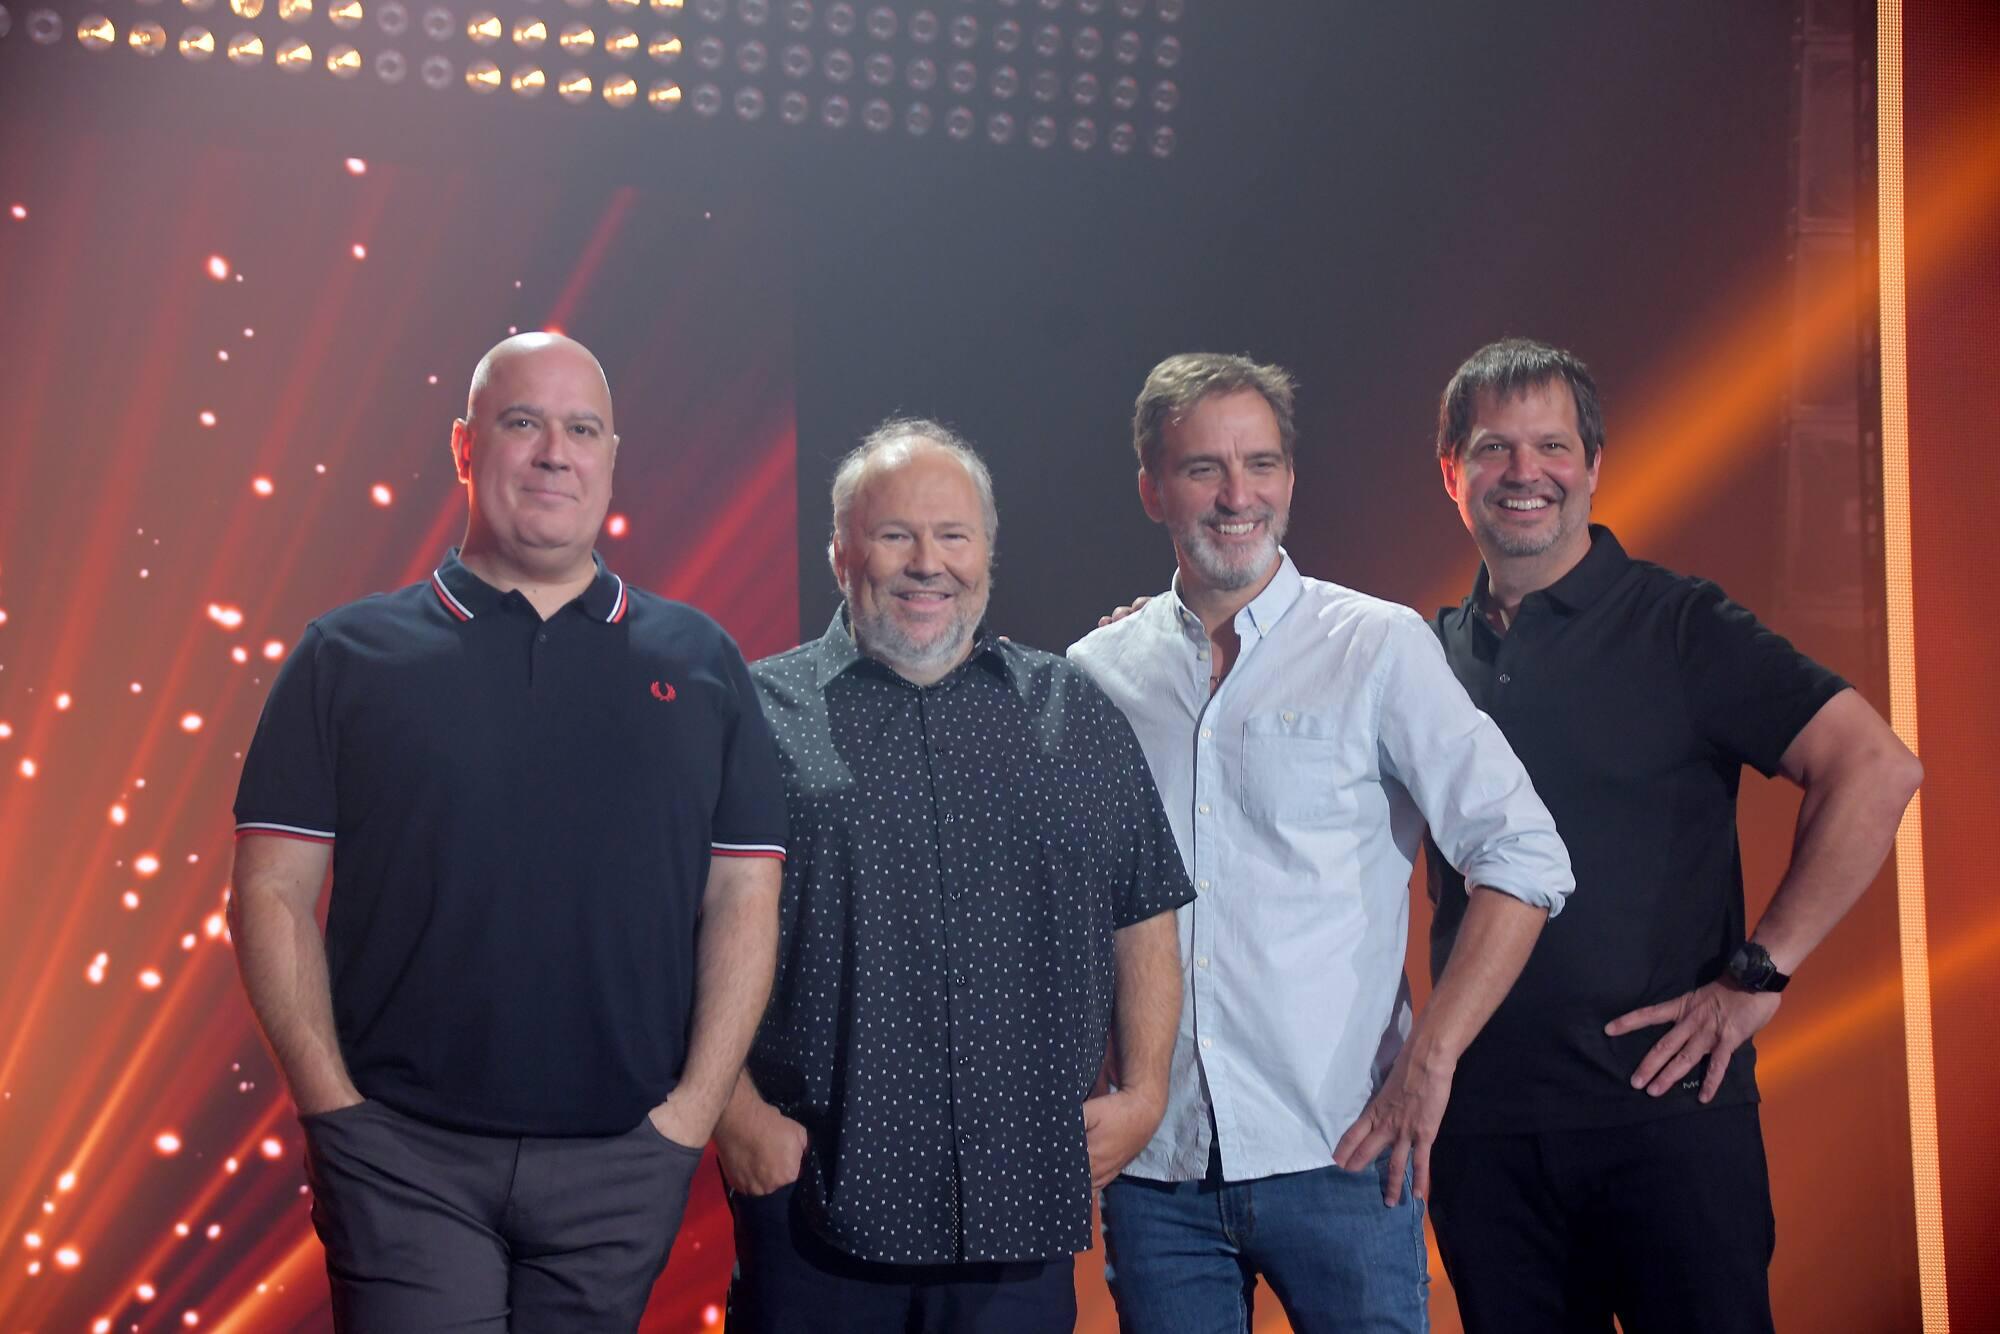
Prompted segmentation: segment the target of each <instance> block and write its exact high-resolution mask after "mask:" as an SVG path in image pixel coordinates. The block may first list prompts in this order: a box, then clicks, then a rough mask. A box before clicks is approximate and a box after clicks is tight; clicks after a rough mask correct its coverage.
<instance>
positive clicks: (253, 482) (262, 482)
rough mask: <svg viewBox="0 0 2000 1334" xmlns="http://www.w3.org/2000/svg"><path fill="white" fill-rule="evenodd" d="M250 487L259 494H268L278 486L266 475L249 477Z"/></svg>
mask: <svg viewBox="0 0 2000 1334" xmlns="http://www.w3.org/2000/svg"><path fill="white" fill-rule="evenodd" d="M250 489H251V490H252V491H255V492H256V493H257V494H258V495H260V496H268V495H270V494H271V493H272V492H273V491H276V490H277V489H278V488H277V486H276V485H275V484H274V483H273V482H272V481H271V479H270V478H268V477H253V478H251V479H250Z"/></svg>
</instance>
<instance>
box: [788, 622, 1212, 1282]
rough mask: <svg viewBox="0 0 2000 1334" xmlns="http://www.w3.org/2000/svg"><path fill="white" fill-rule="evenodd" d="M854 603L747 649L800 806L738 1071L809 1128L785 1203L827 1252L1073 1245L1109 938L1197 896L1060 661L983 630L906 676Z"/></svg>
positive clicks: (1049, 1251) (989, 1257) (917, 1255)
mask: <svg viewBox="0 0 2000 1334" xmlns="http://www.w3.org/2000/svg"><path fill="white" fill-rule="evenodd" d="M844 616H845V613H844V610H843V612H842V613H839V614H836V615H835V617H834V621H833V625H832V626H831V628H829V629H828V631H827V633H826V634H825V636H824V637H822V638H821V639H819V640H817V641H815V642H813V643H810V644H805V645H802V646H801V647H799V648H796V649H793V650H792V651H791V652H789V653H782V654H779V655H778V656H776V657H773V658H766V659H764V660H763V661H762V662H759V663H756V664H754V665H753V666H752V667H751V675H752V676H753V677H754V679H755V680H756V682H757V685H758V688H759V690H760V691H761V693H762V695H763V699H764V707H765V711H766V713H767V715H768V717H769V718H770V721H771V727H772V730H773V732H774V733H775V734H776V736H777V739H778V749H779V756H780V761H781V765H782V767H783V770H784V777H785V788H786V796H787V801H788V806H789V811H790V818H791V825H790V829H791V833H790V837H789V840H788V849H789V857H788V859H787V861H786V864H785V888H784V903H783V907H782V909H781V915H780V930H781V936H780V941H779V951H778V975H777V983H776V986H775V988H774V991H773V995H772V999H771V1006H770V1009H769V1011H768V1012H767V1013H766V1015H765V1018H764V1022H763V1026H762V1028H761V1029H760V1030H759V1032H758V1035H757V1042H756V1046H755V1048H754V1049H753V1051H752V1052H751V1055H750V1062H749V1067H750V1072H751V1076H752V1078H753V1079H754V1080H755V1081H756V1084H757V1087H758V1089H759V1091H760V1092H761V1093H762V1094H763V1095H764V1097H765V1098H766V1099H768V1100H769V1101H770V1102H771V1103H772V1104H774V1105H775V1106H776V1107H778V1109H779V1110H781V1111H782V1112H784V1113H785V1115H787V1116H790V1117H792V1118H793V1119H795V1120H797V1121H799V1122H801V1123H802V1124H803V1125H804V1126H805V1128H806V1131H807V1134H808V1136H809V1138H810V1141H811V1149H810V1151H809V1152H808V1154H807V1156H806V1162H805V1166H804V1169H803V1170H802V1171H801V1173H800V1176H799V1198H800V1203H801V1205H802V1207H803V1209H804V1213H805V1217H806V1218H807V1219H808V1220H809V1221H810V1222H811V1223H812V1224H813V1226H814V1227H815V1228H816V1230H818V1231H819V1232H820V1233H821V1234H822V1235H823V1236H824V1238H825V1239H826V1240H827V1241H828V1242H829V1243H831V1244H832V1245H833V1246H835V1247H836V1248H838V1249H839V1250H841V1251H843V1252H845V1253H847V1254H849V1255H852V1256H855V1257H857V1258H860V1259H864V1260H871V1261H879V1262H885V1263H892V1264H947V1263H955V1262H969V1261H1032V1260H1048V1259H1056V1258H1060V1257H1064V1256H1068V1255H1071V1254H1073V1253H1075V1252H1077V1251H1080V1250H1086V1249H1088V1248H1089V1245H1090V1167H1089V1158H1088V1155H1087V1153H1086V1151H1085V1147H1084V1133H1083V1112H1082V1107H1083V1101H1084V1099H1085V1098H1086V1097H1087V1096H1089V1092H1090V1088H1091V1084H1092V1082H1093V1080H1094V1079H1095V1077H1096V1074H1097V1071H1098V1067H1099V1065H1100V1063H1101V1062H1102V1060H1103V1057H1104V1050H1105V1041H1106V1038H1107V1036H1108V1034H1109V1032H1110V1026H1111V1010H1112V996H1113V981H1114V967H1113V952H1112V943H1113V942H1112V935H1113V932H1115V931H1116V930H1117V929H1119V928H1120V927H1125V926H1129V925H1131V924H1133V923H1135V922H1140V921H1143V920H1145V919H1146V918H1149V917H1152V916H1154V915H1155V914H1158V913H1162V912H1169V911H1171V910H1173V909H1174V908H1176V907H1179V906H1180V905H1181V904H1183V903H1185V902H1188V901H1189V900H1191V899H1192V898H1193V897H1194V891H1193V889H1192V888H1191V887H1190V886H1189V884H1188V879H1187V873H1186V871H1185V870H1184V869H1183V868H1182V865H1181V860H1180V853H1179V852H1178V850H1177V849H1176V847H1175V844H1174V837H1173V831H1172V829H1171V827H1170V826H1169V825H1168V823H1167V818H1166V814H1165V812H1164V811H1163V810H1162V809H1161V806H1160V799H1159V795H1158V793H1157V792H1156V791H1155V790H1154V788H1153V780H1152V776H1151V775H1150V773H1149V772H1148V771H1147V768H1146V760H1145V756H1144V755H1143V754H1142V753H1141V751H1140V749H1139V744H1138V741H1137V740H1136V739H1135V738H1134V737H1133V735H1132V729H1131V727H1130V726H1129V725H1128V724H1127V723H1126V721H1125V719H1124V716H1123V715H1121V714H1120V713H1119V712H1118V710H1117V709H1116V708H1115V707H1114V706H1113V705H1112V704H1111V702H1110V701H1109V700H1108V699H1107V698H1106V697H1105V696H1104V694H1103V693H1102V692H1101V691H1100V690H1098V688H1097V687H1096V686H1095V685H1093V684H1091V682H1090V681H1089V679H1088V678H1086V677H1085V676H1084V675H1083V674H1082V673H1081V672H1080V671H1078V670H1077V669H1076V668H1074V667H1072V666H1070V665H1069V664H1068V663H1067V662H1065V661H1063V659H1061V658H1058V657H1055V656H1053V655H1051V654H1047V653H1042V652H1038V651H1036V650H1034V649H1029V648H1023V647H1021V646H1020V645H1018V644H1013V643H1009V642H1006V641H1002V640H996V639H991V638H986V637H983V636H982V637H981V639H980V640H979V642H978V643H977V645H976V647H975V648H974V650H973V653H972V655H971V657H970V658H969V659H968V660H967V661H966V662H965V663H963V664H961V665H960V666H959V667H958V668H957V669H956V670H954V671H953V672H952V673H951V674H950V675H948V676H946V677H945V678H944V679H943V680H941V681H939V682H937V683H936V684H934V685H930V686H917V685H914V684H912V683H911V682H909V681H907V680H905V679H904V678H902V677H901V676H898V675H897V674H896V673H895V672H894V671H892V670H890V669H889V668H888V667H886V666H884V665H883V664H881V663H879V662H876V661H874V660H873V659H871V658H868V657H865V656H863V655H862V654H861V653H860V652H859V651H858V650H857V649H856V647H855V644H854V640H853V638H852V636H851V635H850V634H849V633H848V630H847V627H846V622H845V619H844Z"/></svg>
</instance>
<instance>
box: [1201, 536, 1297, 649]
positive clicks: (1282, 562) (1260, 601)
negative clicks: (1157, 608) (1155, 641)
mask: <svg viewBox="0 0 2000 1334" xmlns="http://www.w3.org/2000/svg"><path fill="white" fill-rule="evenodd" d="M1304 589H1305V579H1304V577H1303V576H1302V575H1300V574H1299V567H1298V566H1296V565H1294V564H1293V563H1292V557H1291V553H1290V552H1288V551H1286V550H1285V549H1284V548H1283V547H1279V548H1278V568H1277V570H1276V572H1275V573H1273V574H1272V575H1271V582H1270V583H1268V584H1265V585H1264V588H1263V591H1262V592H1260V593H1258V594H1257V596H1256V597H1254V598H1251V599H1250V601H1249V602H1248V603H1247V604H1245V606H1244V607H1243V609H1242V610H1241V611H1238V612H1237V613H1236V622H1235V624H1236V633H1237V636H1238V637H1239V638H1240V637H1242V636H1243V635H1244V634H1246V633H1250V634H1254V635H1256V637H1257V638H1259V639H1262V638H1263V637H1264V636H1266V635H1268V634H1270V633H1271V630H1272V628H1273V627H1275V626H1276V625H1277V624H1278V621H1279V619H1280V618H1282V617H1283V616H1284V614H1285V613H1286V612H1287V611H1289V610H1291V606H1292V604H1293V603H1294V602H1297V601H1298V600H1299V594H1300V593H1301V592H1303V591H1304ZM1172 599H1173V609H1174V615H1175V616H1176V617H1177V618H1178V619H1179V621H1180V624H1181V629H1182V630H1183V631H1184V632H1185V633H1187V634H1188V635H1189V636H1190V637H1191V638H1193V639H1197V640H1201V639H1206V638H1207V637H1208V636H1207V634H1206V633H1205V632H1204V631H1203V630H1202V627H1201V617H1199V616H1197V615H1195V614H1194V612H1192V611H1190V610H1189V609H1188V605H1187V603H1186V602H1184V601H1182V600H1181V572H1180V571H1179V570H1175V571H1174V582H1173V588H1172Z"/></svg>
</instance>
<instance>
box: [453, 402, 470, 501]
mask: <svg viewBox="0 0 2000 1334" xmlns="http://www.w3.org/2000/svg"><path fill="white" fill-rule="evenodd" d="M451 466H452V467H453V469H455V470H456V471H457V473H458V480H459V482H460V484H461V485H462V484H464V483H466V482H469V481H471V480H472V428H471V427H470V426H468V425H467V424H466V421H465V418H463V417H460V418H459V419H458V420H457V421H454V422H453V423H452V424H451Z"/></svg>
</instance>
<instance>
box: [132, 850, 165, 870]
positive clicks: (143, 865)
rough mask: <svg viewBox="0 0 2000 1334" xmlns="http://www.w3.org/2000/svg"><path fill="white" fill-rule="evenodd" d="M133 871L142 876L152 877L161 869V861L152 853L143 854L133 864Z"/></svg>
mask: <svg viewBox="0 0 2000 1334" xmlns="http://www.w3.org/2000/svg"><path fill="white" fill-rule="evenodd" d="M132 869H133V870H135V871H137V872H138V873H139V874H140V875H152V874H153V873H154V872H155V871H158V870H159V869H160V859H159V858H158V857H156V856H154V855H153V854H152V853H150V852H142V853H140V854H139V856H138V859H137V860H136V861H134V862H133V863H132Z"/></svg>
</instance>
